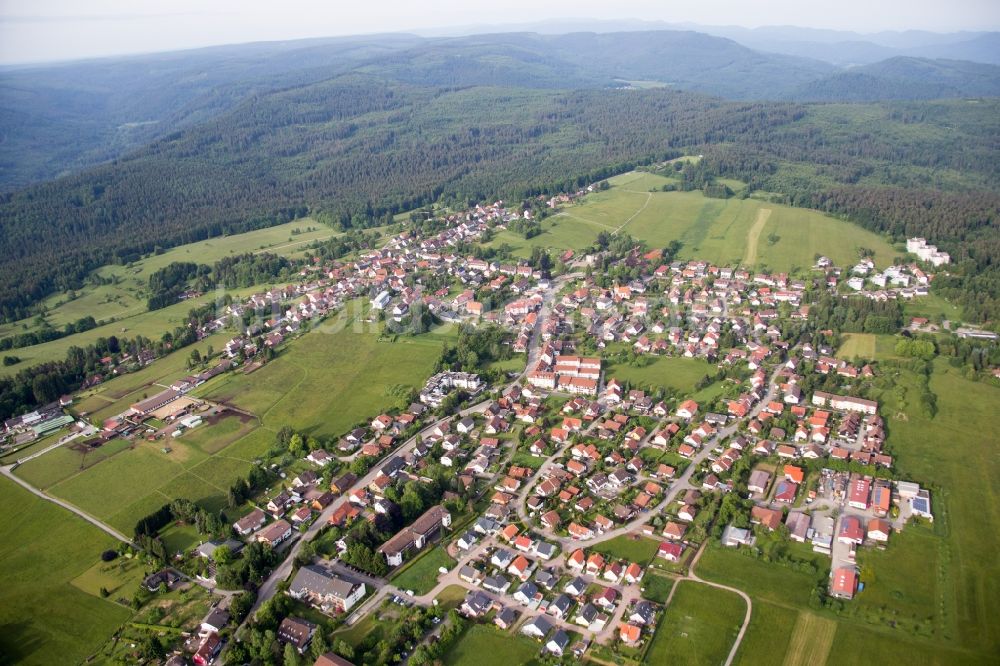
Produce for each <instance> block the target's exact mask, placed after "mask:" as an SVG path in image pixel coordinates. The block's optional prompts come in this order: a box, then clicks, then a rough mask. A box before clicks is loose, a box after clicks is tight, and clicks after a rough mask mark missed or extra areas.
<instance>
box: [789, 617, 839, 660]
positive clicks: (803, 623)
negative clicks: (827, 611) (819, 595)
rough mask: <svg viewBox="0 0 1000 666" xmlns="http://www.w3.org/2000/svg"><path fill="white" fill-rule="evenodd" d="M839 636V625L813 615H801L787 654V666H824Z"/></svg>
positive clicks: (796, 622)
mask: <svg viewBox="0 0 1000 666" xmlns="http://www.w3.org/2000/svg"><path fill="white" fill-rule="evenodd" d="M836 634H837V623H836V622H834V621H833V620H830V619H827V618H825V617H820V616H818V615H813V614H812V613H799V615H798V618H797V619H796V621H795V627H794V628H793V629H792V634H791V637H790V638H789V641H788V651H787V652H785V661H784V665H785V666H822V664H825V663H826V662H827V657H828V656H829V654H830V646H832V645H833V638H834V636H835V635H836Z"/></svg>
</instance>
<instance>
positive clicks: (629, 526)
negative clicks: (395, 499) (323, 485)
mask: <svg viewBox="0 0 1000 666" xmlns="http://www.w3.org/2000/svg"><path fill="white" fill-rule="evenodd" d="M580 276H581V274H580V273H572V274H567V275H564V276H561V277H560V278H558V279H556V280H555V281H554V283H553V286H552V288H551V289H550V290H549V291H548V293H547V294H546V295H545V299H544V300H543V303H542V307H541V309H540V310H539V316H538V318H537V321H536V323H535V328H534V330H533V331H532V334H531V340H530V342H529V347H528V353H527V357H528V362H527V364H526V366H525V369H524V371H522V372H521V373H520V374H519V375H518V377H517V378H516V379H514V380H513V381H512V382H510V383H509V384H508V386H510V385H512V384H514V383H516V382H517V381H519V380H520V379H522V378H523V377H524V376H525V375H526V374H527V372H528V371H529V369H530V368H533V367H534V364H535V363H537V358H538V353H539V350H540V347H541V331H542V327H543V325H544V321H545V319H546V318H547V317H548V316H549V314H550V313H551V308H552V305H553V302H554V299H555V296H556V294H557V293H558V291H559V290H560V289H561V288H562V286H564V285H565V284H566V283H567V282H568V281H570V280H573V279H577V278H579V277H580ZM779 371H780V368H779V369H778V370H775V372H774V374H773V375H772V376H771V378H770V381H769V385H768V391H767V394H766V395H765V397H764V398H763V399H762V400H761V401H760V402H759V403H758V404H757V405H756V406H755V407H754V409H753V410H751V412H750V413H749V414H748V415H747V416H746V417H744V419H743V420H749V419H751V418H754V417H755V416H756V415H757V414H758V413H760V411H761V410H762V409H763V408H764V406H765V405H766V404H767V402H769V401H770V400H771V399H773V397H774V395H775V392H776V388H777V387H776V386H775V383H774V382H775V379H776V376H777V373H778V372H779ZM488 404H489V401H484V402H481V403H479V404H476V405H473V406H472V407H469V408H467V409H464V410H462V411H461V412H460V413H459V415H458V417H461V416H464V415H467V414H471V413H474V412H481V411H483V410H484V409H485V408H486V406H487V405H488ZM458 417H448V418H444V419H439V420H437V421H435V422H433V423H431V424H429V425H428V426H426V427H425V428H424V429H422V430H421V431H420V433H419V434H418V435H417V436H425V435H426V434H428V433H429V432H430V431H432V430H433V429H434V428H435V427H436V426H437V425H439V424H440V423H443V422H445V421H447V420H449V419H450V418H458ZM663 421H666V419H663ZM663 421H661V424H660V425H662V422H663ZM741 421H742V420H735V421H734V422H733V423H731V424H730V425H728V426H726V427H724V428H722V429H720V430H719V431H718V432H717V433H716V435H715V436H714V437H713V438H712V439H710V440H709V441H707V442H705V443H704V445H703V446H702V448H701V450H700V451H699V452H698V453H697V454H696V455H695V456H694V457H693V458H692V460H691V464H690V465H688V467H687V468H686V469H685V471H684V472H683V473H682V474H681V476H680V477H678V478H677V479H676V481H675V482H674V483H673V485H672V486H671V488H670V489H669V491H668V492H667V493H666V494H665V497H664V499H663V500H662V501H661V502H660V503H659V504H658V505H657V506H656V507H654V508H653V509H652V510H651V511H650V512H647V513H644V514H641V515H640V516H638V517H637V518H636V519H634V520H632V521H629V522H628V523H626V524H625V525H623V526H622V527H619V528H616V529H614V530H610V531H608V532H606V533H604V534H601V535H599V536H596V537H594V538H592V539H584V540H575V539H572V538H569V537H557V536H554V535H552V534H546V535H545V536H546V538H547V539H548V540H552V541H556V542H558V543H559V544H560V546H561V548H562V551H563V552H562V554H561V555H560V556H559V557H557V558H555V559H554V560H552V561H551V562H548V563H546V566H555V565H557V564H559V562H561V561H562V560H563V559H564V558H565V557H566V554H567V553H568V552H570V550H571V549H575V548H585V547H589V546H593V545H596V544H598V543H601V542H603V541H607V540H609V539H613V538H615V537H617V536H620V535H624V534H628V533H631V532H633V531H634V530H635V529H636V528H637V527H639V526H640V525H641V524H643V523H644V522H645V521H646V520H648V517H649V515H655V514H656V513H657V512H660V511H662V509H663V508H664V507H665V506H667V505H668V504H669V503H670V502H671V501H674V499H675V498H676V497H677V495H678V494H679V493H680V492H681V491H686V490H689V489H692V488H693V487H694V486H692V485H691V483H690V478H691V476H692V475H693V474H694V471H695V470H696V469H697V468H698V467H699V465H700V463H701V462H702V461H704V460H705V459H706V458H707V457H708V456H709V455H710V454H711V452H712V450H713V449H714V448H715V447H716V445H717V444H718V443H719V442H721V441H722V440H724V439H725V438H727V437H730V436H732V435H733V434H735V432H736V431H737V429H738V427H739V424H740V423H741ZM596 423H597V420H596V419H595V421H594V423H592V424H591V425H590V426H589V427H588V429H587V431H589V430H590V429H591V428H593V427H595V425H596ZM654 431H655V429H654ZM651 435H652V432H651V433H650V435H649V436H651ZM417 436H414V437H412V438H410V439H409V440H407V442H405V443H404V444H403V445H402V446H400V447H399V448H398V449H397V450H396V451H395V452H394V453H393V454H392V455H403V454H405V453H408V452H409V451H410V450H412V448H413V447H414V446H415V445H416V439H417ZM570 446H571V444H569V443H567V444H565V445H563V446H562V447H560V449H559V450H558V451H557V452H556V453H554V454H553V455H551V456H549V458H548V459H547V460H546V462H545V463H544V464H543V466H542V469H545V468H546V467H547V466H550V465H552V464H554V461H555V460H557V459H558V458H559V457H561V456H562V455H563V454H564V453H565V451H566V450H567V449H568V448H569V447H570ZM378 468H379V467H378V466H376V467H374V468H373V469H372V470H371V471H369V473H368V474H366V475H365V476H364V477H363V478H362V479H360V480H359V483H358V486H357V487H360V486H365V485H368V484H369V483H370V482H371V481H372V480H373V479H374V478H375V476H376V475H377V474H378ZM540 476H541V473H539V474H536V475H535V476H534V478H533V481H532V484H531V485H529V486H526V487H525V489H524V490H523V491H522V492H521V494H520V497H519V499H518V501H517V503H516V507H517V511H518V514H519V515H520V516H521V518H522V519H524V518H526V513H527V512H526V510H525V506H524V500H526V498H527V497H528V495H529V494H530V490H531V487H532V486H533V485H534V483H536V482H537V480H538V479H539V478H540ZM346 501H347V498H346V497H341V498H340V499H338V500H337V501H336V502H334V503H332V504H331V505H330V506H329V507H327V508H326V510H324V511H323V512H322V513H321V514H320V516H319V517H318V518H317V519H316V521H315V522H314V523H313V524H312V525H311V526H310V527H309V530H308V531H307V532H306V533H305V534H304V535H303V536H302V537H301V538H300V539H299V540H298V541H297V542H296V543H295V544H294V546H293V547H292V548H291V549H290V550H289V553H288V555H287V556H286V558H285V560H284V561H283V562H282V563H281V564H280V565H279V566H278V567H277V568H276V569H275V570H274V571H273V572H272V574H271V575H270V576H269V577H268V578H267V580H265V581H264V583H263V585H262V586H261V588H260V590H259V592H258V598H257V602H256V604H255V605H254V608H253V610H252V612H251V613H250V614H249V615H248V616H247V617H248V619H249V618H250V617H252V616H253V615H254V614H255V613H256V611H257V609H259V608H260V606H261V605H262V604H263V603H265V602H266V601H267V600H268V599H270V598H271V597H273V596H274V594H275V593H276V591H277V587H278V585H279V583H281V581H283V580H285V579H286V578H287V577H288V576H289V574H290V573H291V570H292V568H293V564H294V560H295V556H296V555H297V554H298V552H299V551H300V549H301V547H302V545H303V544H304V543H306V542H307V541H309V540H310V539H312V538H314V537H315V536H316V534H317V533H318V532H319V531H320V530H321V529H322V528H323V527H324V526H325V525H326V522H327V519H328V518H329V516H330V515H331V514H332V513H333V512H334V511H336V510H337V508H339V507H340V506H341V505H342V504H343V503H344V502H346ZM543 533H544V532H543ZM494 544H495V541H494V539H493V538H486V539H483V540H482V541H481V542H480V543H479V544H477V546H476V547H474V548H473V549H472V550H471V551H470V552H468V553H466V554H464V555H463V556H461V557H460V558H459V561H458V563H456V565H455V566H454V567H453V568H452V569H451V570H450V571H449V572H448V573H447V574H443V575H442V576H441V577H440V578H439V580H438V582H437V584H436V585H435V586H434V588H433V589H432V590H430V591H429V592H428V593H427V594H424V595H418V596H414V597H412V598H411V600H412V601H413V602H415V603H418V604H422V605H430V604H431V603H432V602H433V600H434V599H435V598H436V597H437V596H438V594H440V592H441V591H442V590H444V589H445V588H446V587H448V586H450V585H459V586H461V587H464V588H466V589H474V588H473V586H471V585H469V584H468V583H465V582H464V581H462V580H461V579H460V578H459V577H458V571H459V570H460V568H461V567H462V565H463V564H465V563H468V562H470V561H471V560H473V559H475V558H476V557H478V556H479V555H480V554H482V552H483V551H484V550H485V549H486V548H487V547H489V546H491V545H494ZM701 552H702V551H699V552H698V554H697V555H696V556H695V559H694V560H693V561H692V565H691V570H690V571H691V572H690V573H689V574H688V578H690V579H691V580H694V581H697V582H700V583H703V584H705V585H710V586H712V587H718V588H720V589H725V590H728V591H731V592H734V593H736V594H739V595H740V596H741V597H742V598H743V599H744V600H745V601H746V602H747V612H746V616H745V618H744V622H743V626H742V627H741V629H740V632H739V634H738V635H737V638H736V642H735V643H734V645H733V648H732V650H731V651H730V654H729V656H728V658H727V660H726V666H730V664H731V663H732V660H733V658H734V657H735V655H736V652H737V650H738V648H739V646H740V643H741V642H742V640H743V636H744V634H745V633H746V628H747V626H748V625H749V622H750V616H751V612H752V606H751V601H750V598H749V596H747V595H746V593H744V592H743V591H741V590H737V589H735V588H731V587H728V586H725V585H720V584H718V583H712V582H709V581H704V580H702V579H701V578H698V577H697V575H696V574H694V566H695V564H696V563H697V561H698V559H699V558H700V556H701ZM350 574H351V575H355V576H357V573H356V572H353V571H351V572H350ZM378 582H379V579H372V580H371V583H372V586H373V587H377V583H378ZM601 582H603V581H601ZM633 588H634V589H633ZM475 589H480V591H482V592H483V593H485V594H487V595H488V596H490V597H491V598H493V599H495V600H496V601H498V602H500V603H502V604H504V605H511V603H512V599H511V598H510V597H506V596H500V595H495V594H492V593H490V592H487V591H485V590H482V589H481V588H475ZM616 589H618V590H619V592H621V594H622V597H621V598H620V599H619V604H618V606H617V608H616V610H615V612H614V615H613V617H612V618H611V619H610V620H609V622H608V624H607V625H606V626H605V628H604V629H603V630H602V631H600V632H597V633H596V634H595V632H591V631H590V630H589V629H586V628H583V627H581V626H579V625H575V624H572V623H570V622H569V621H564V620H556V619H555V618H551V619H553V620H554V622H555V624H557V625H559V626H562V627H564V628H566V629H571V630H574V631H577V632H580V633H583V634H585V635H587V636H590V637H593V638H595V639H598V640H599V641H604V640H607V639H608V638H612V637H613V636H614V634H615V628H616V627H617V626H618V623H619V621H620V619H621V616H622V614H623V613H624V612H625V609H626V608H628V605H629V603H631V601H633V600H635V599H638V598H639V596H640V593H639V586H638V585H632V586H623V587H616ZM390 594H401V592H400V590H398V589H397V588H396V587H395V586H393V585H391V584H389V583H384V584H382V585H381V586H380V587H377V592H376V593H375V594H374V595H372V596H371V597H370V598H369V599H368V600H367V601H365V602H364V603H363V604H362V605H361V606H359V607H358V608H357V609H356V610H355V612H354V613H352V614H351V617H349V618H348V620H347V624H348V625H349V624H352V623H353V622H354V621H356V619H357V618H360V617H362V616H363V615H364V614H365V613H367V612H368V611H369V610H370V609H371V608H373V607H374V606H376V605H377V604H379V603H381V601H382V600H383V599H384V598H385V597H387V596H388V595H390ZM521 610H522V618H521V622H522V623H523V622H524V621H526V620H527V618H529V617H532V616H534V615H537V614H538V611H537V610H536V611H530V610H528V609H525V608H523V607H522V608H521ZM550 617H551V616H550Z"/></svg>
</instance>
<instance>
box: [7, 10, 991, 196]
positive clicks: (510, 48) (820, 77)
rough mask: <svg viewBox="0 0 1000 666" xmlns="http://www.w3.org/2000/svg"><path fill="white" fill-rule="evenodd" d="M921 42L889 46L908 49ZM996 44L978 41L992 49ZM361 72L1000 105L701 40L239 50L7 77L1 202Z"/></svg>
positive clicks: (979, 92) (462, 41) (974, 84)
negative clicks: (243, 108)
mask: <svg viewBox="0 0 1000 666" xmlns="http://www.w3.org/2000/svg"><path fill="white" fill-rule="evenodd" d="M566 25H575V24H573V23H568V24H566ZM791 30H794V29H783V28H782V29H772V32H775V31H776V32H775V34H779V35H784V34H790V33H789V31H791ZM761 34H768V33H766V32H765V33H761ZM808 34H812V33H808ZM991 35H992V37H991ZM841 36H842V35H840V34H839V33H833V34H826V33H823V34H822V37H823V38H824V39H830V40H832V39H835V38H839V37H841ZM918 37H919V38H920V39H924V40H925V41H926V40H928V39H929V38H927V37H922V36H918ZM918 37H914V36H912V35H911V36H910V37H908V38H907V39H909V40H910V41H909V42H908V41H906V39H902V38H901V37H899V36H895V37H893V38H892V39H889V38H887V39H886V40H885V41H889V42H892V43H899V44H908V43H911V42H913V41H914V40H916V39H918ZM995 37H996V34H995V33H989V34H984V35H978V36H975V37H974V38H975V39H981V40H984V43H985V44H986V48H989V44H990V43H991V42H989V40H990V39H991V38H995ZM931 41H934V40H931ZM934 47H935V48H939V49H942V50H944V51H947V50H949V49H951V50H954V43H953V42H948V40H945V39H938V40H937V41H935V43H934ZM879 48H883V47H879ZM349 72H357V73H361V74H365V75H370V76H374V77H376V78H378V79H381V80H390V81H397V82H402V83H408V84H413V85H421V86H447V87H464V86H501V87H518V88H546V89H558V90H568V89H600V88H608V87H621V86H623V85H627V82H630V81H635V82H641V83H639V85H648V84H650V83H653V84H659V85H666V86H671V87H674V88H678V89H683V90H689V91H695V92H700V93H705V94H708V95H714V96H719V97H724V98H727V99H734V100H765V99H771V100H792V101H874V100H880V99H934V98H945V97H964V96H993V95H997V94H1000V92H998V90H1000V86H998V81H1000V68H998V67H995V66H992V65H981V64H974V63H963V62H959V61H954V60H938V61H929V60H919V59H915V58H912V57H908V58H902V59H900V58H895V57H894V58H892V59H889V60H887V61H884V62H881V63H875V64H871V65H866V66H863V67H856V68H842V67H837V66H834V65H831V64H830V63H828V62H824V61H822V60H819V59H817V58H812V57H809V58H806V57H799V56H793V55H786V54H780V53H769V52H764V51H760V50H754V49H752V48H749V47H748V46H746V45H743V44H740V43H737V42H736V41H733V40H732V39H728V38H725V37H720V36H713V35H708V34H704V33H701V32H695V31H690V30H638V31H632V32H616V33H608V32H571V33H562V34H541V33H537V32H501V33H492V34H479V35H465V36H457V37H435V38H428V37H420V36H416V35H405V34H392V35H368V36H359V37H343V38H330V39H311V40H298V41H291V42H271V43H254V44H244V45H232V46H222V47H213V48H208V49H198V50H193V51H182V52H176V53H165V54H155V55H148V56H133V57H128V58H116V59H101V60H92V61H84V62H77V63H69V64H65V65H59V66H48V67H30V68H29V67H26V68H17V69H10V68H8V69H6V70H0V129H2V132H0V192H2V191H4V190H8V191H9V190H11V189H15V188H17V187H20V186H23V185H27V184H31V183H35V182H39V181H44V180H47V179H50V178H53V177H56V176H59V175H62V174H67V173H72V172H74V171H76V170H79V169H81V168H85V167H87V166H90V165H94V164H99V163H102V162H106V161H109V160H113V159H116V158H119V157H121V156H123V155H126V154H128V153H129V152H130V151H133V150H135V149H138V148H140V147H142V146H144V145H146V144H148V143H150V142H152V141H155V140H156V139H158V138H162V137H164V136H168V135H170V134H171V133H174V132H176V131H178V130H181V129H183V128H185V127H190V126H193V125H196V124H199V123H202V122H205V121H209V120H211V119H213V118H215V117H217V116H219V115H220V114H223V113H226V112H227V111H229V110H231V109H233V108H235V107H236V106H237V105H239V104H241V103H242V102H243V101H245V100H247V99H251V98H253V97H254V96H256V95H263V94H268V93H271V92H274V91H278V90H282V89H287V88H292V87H295V86H302V85H308V84H311V83H316V82H320V81H324V80H328V79H331V78H333V77H336V76H340V75H343V74H346V73H349Z"/></svg>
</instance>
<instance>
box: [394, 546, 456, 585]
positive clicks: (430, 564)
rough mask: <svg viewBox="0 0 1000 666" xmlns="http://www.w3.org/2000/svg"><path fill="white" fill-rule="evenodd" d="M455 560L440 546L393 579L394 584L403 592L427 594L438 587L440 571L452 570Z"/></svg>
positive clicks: (422, 556)
mask: <svg viewBox="0 0 1000 666" xmlns="http://www.w3.org/2000/svg"><path fill="white" fill-rule="evenodd" d="M453 566H455V560H453V559H451V557H449V556H448V553H446V552H444V548H442V547H441V546H438V547H436V548H432V549H431V550H429V551H427V552H426V553H425V554H423V555H421V556H420V559H418V560H417V561H415V562H414V563H413V564H411V565H410V566H409V567H407V568H406V569H405V570H404V571H403V572H402V573H401V574H399V575H398V576H394V577H393V578H392V583H393V585H395V586H396V587H398V588H399V589H401V590H413V591H414V592H415V593H416V594H427V593H428V592H430V591H431V590H432V589H434V586H435V585H437V579H438V576H439V575H440V573H439V572H438V569H439V568H440V567H444V568H446V569H451V568H452V567H453Z"/></svg>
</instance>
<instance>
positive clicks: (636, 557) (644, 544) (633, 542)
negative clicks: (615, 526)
mask: <svg viewBox="0 0 1000 666" xmlns="http://www.w3.org/2000/svg"><path fill="white" fill-rule="evenodd" d="M659 547H660V542H659V541H657V540H656V539H649V538H647V537H639V538H638V539H636V538H633V537H632V536H631V535H628V534H625V535H622V536H618V537H615V538H614V539H609V540H608V541H602V542H601V543H599V544H597V545H596V546H594V547H593V548H592V549H591V550H594V551H597V552H598V553H603V554H604V555H606V556H607V557H611V558H614V559H620V560H628V561H629V562H635V563H637V564H640V565H642V566H646V564H648V563H649V561H650V560H652V559H653V556H655V555H656V549H657V548H659Z"/></svg>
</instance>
